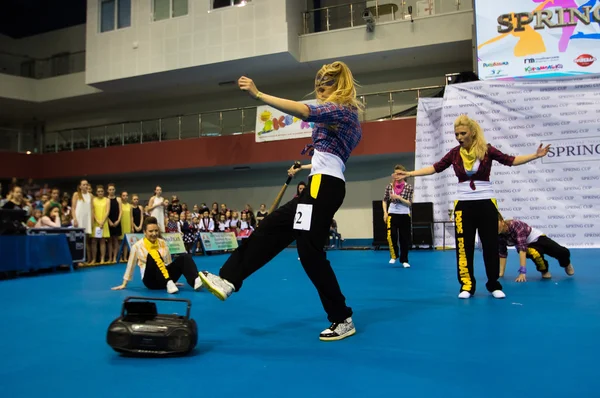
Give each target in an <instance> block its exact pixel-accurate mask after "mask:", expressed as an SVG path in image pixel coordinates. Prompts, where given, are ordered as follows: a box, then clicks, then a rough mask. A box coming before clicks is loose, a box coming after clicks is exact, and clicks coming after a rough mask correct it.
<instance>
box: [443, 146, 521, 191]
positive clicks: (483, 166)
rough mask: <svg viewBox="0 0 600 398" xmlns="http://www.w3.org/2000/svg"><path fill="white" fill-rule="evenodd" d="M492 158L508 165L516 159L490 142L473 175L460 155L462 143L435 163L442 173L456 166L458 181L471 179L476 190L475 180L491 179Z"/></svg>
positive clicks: (455, 171)
mask: <svg viewBox="0 0 600 398" xmlns="http://www.w3.org/2000/svg"><path fill="white" fill-rule="evenodd" d="M492 160H495V161H497V162H498V163H502V164H504V165H506V166H512V165H513V162H514V161H515V157H514V156H509V155H506V154H504V153H502V152H500V151H499V150H498V149H496V148H494V147H493V146H491V145H490V144H488V151H487V154H486V155H485V157H484V158H483V160H482V161H480V163H479V169H477V172H476V173H475V174H472V175H470V176H469V175H467V172H466V171H465V166H464V165H463V160H462V157H461V156H460V145H459V146H456V147H454V148H452V149H451V150H450V152H448V153H447V154H446V156H444V157H443V158H442V159H441V160H440V161H439V162H436V163H435V164H434V165H433V168H434V169H435V172H436V173H441V172H442V171H444V170H446V169H447V168H448V167H450V165H452V166H453V167H454V173H455V174H456V176H457V177H458V182H465V181H471V184H470V186H471V189H473V190H475V183H474V182H473V181H489V180H490V172H491V171H492Z"/></svg>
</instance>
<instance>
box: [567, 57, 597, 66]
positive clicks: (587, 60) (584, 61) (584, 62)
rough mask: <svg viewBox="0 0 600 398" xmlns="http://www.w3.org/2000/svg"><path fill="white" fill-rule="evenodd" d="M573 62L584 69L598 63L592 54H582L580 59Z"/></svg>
mask: <svg viewBox="0 0 600 398" xmlns="http://www.w3.org/2000/svg"><path fill="white" fill-rule="evenodd" d="M573 62H575V63H576V64H577V65H579V66H581V67H583V68H587V67H588V66H590V65H592V64H593V63H594V62H596V57H594V56H593V55H590V54H581V55H580V56H579V57H577V58H575V59H574V60H573Z"/></svg>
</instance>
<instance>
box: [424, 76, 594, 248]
mask: <svg viewBox="0 0 600 398" xmlns="http://www.w3.org/2000/svg"><path fill="white" fill-rule="evenodd" d="M431 100H436V99H431ZM440 109H441V110H440ZM440 112H441V119H440ZM460 114H467V115H468V116H469V117H471V118H473V119H475V120H477V121H478V122H479V123H480V125H481V127H482V129H483V131H484V135H485V137H486V140H487V141H488V143H490V144H491V145H493V146H494V147H496V148H497V149H499V150H500V151H502V152H504V153H506V154H509V155H514V156H517V155H527V154H532V153H535V151H536V148H537V147H538V146H539V145H540V144H541V143H543V144H544V145H546V144H551V145H552V146H551V148H550V153H549V154H548V155H547V156H546V157H544V158H542V159H538V160H534V161H532V162H530V163H527V164H525V165H521V166H514V167H507V166H503V165H501V164H499V163H496V162H494V164H493V166H492V173H491V176H490V179H491V181H492V182H493V186H494V192H495V195H496V198H497V200H498V206H499V209H500V212H501V213H502V215H503V216H504V217H505V218H516V219H520V220H523V221H525V222H527V223H528V224H529V225H531V226H532V227H536V228H539V229H540V230H541V231H542V232H544V233H545V234H547V235H548V236H549V237H551V238H553V239H555V240H557V241H558V242H559V243H561V244H562V245H565V246H567V247H572V248H577V247H600V239H598V238H600V76H594V77H585V78H584V77H577V78H565V79H561V80H554V81H552V80H550V81H542V80H539V81H538V80H532V81H516V82H498V81H487V82H471V83H464V84H456V85H449V86H447V88H446V92H445V95H444V98H443V103H442V105H441V108H440V104H439V101H435V102H433V101H430V99H420V100H419V108H418V115H417V136H416V138H417V146H416V154H415V155H416V156H415V168H416V169H419V168H421V167H426V166H431V165H432V164H433V163H435V162H436V161H438V160H439V159H441V158H442V157H443V155H444V154H446V153H447V152H448V151H449V150H450V149H452V148H453V147H455V146H456V145H457V142H456V140H455V138H454V129H453V124H454V120H455V119H456V118H457V117H458V116H459V115H460ZM438 119H439V121H438ZM457 183H458V179H457V178H456V176H455V174H454V172H453V171H452V168H449V169H447V170H446V171H444V172H443V173H440V174H435V175H433V176H431V177H427V178H423V177H421V178H419V177H418V178H416V179H415V195H414V201H415V202H433V203H434V219H435V220H447V219H448V218H449V216H448V212H449V210H451V209H452V208H453V201H454V199H456V186H457ZM437 228H438V229H439V228H441V226H438V227H437ZM438 229H436V245H439V244H440V242H441V241H440V240H439V238H440V237H441V231H439V230H438ZM450 232H451V233H452V236H453V232H452V231H450ZM446 233H448V231H446ZM449 244H452V245H453V244H454V241H453V238H451V239H450V242H448V235H447V236H446V245H449Z"/></svg>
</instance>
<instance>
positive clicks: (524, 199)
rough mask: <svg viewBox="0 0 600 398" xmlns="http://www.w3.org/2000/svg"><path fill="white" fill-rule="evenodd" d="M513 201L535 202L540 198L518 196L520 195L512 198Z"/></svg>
mask: <svg viewBox="0 0 600 398" xmlns="http://www.w3.org/2000/svg"><path fill="white" fill-rule="evenodd" d="M512 200H513V202H537V201H538V200H540V198H538V197H529V198H520V197H515V198H512Z"/></svg>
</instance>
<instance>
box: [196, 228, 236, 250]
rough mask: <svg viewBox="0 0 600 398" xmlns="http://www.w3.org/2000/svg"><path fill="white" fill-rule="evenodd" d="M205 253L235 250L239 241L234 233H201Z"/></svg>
mask: <svg viewBox="0 0 600 398" xmlns="http://www.w3.org/2000/svg"><path fill="white" fill-rule="evenodd" d="M200 239H201V241H202V247H204V251H207V252H212V251H221V250H235V249H237V247H238V241H237V238H236V236H235V234H234V233H233V232H200Z"/></svg>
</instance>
